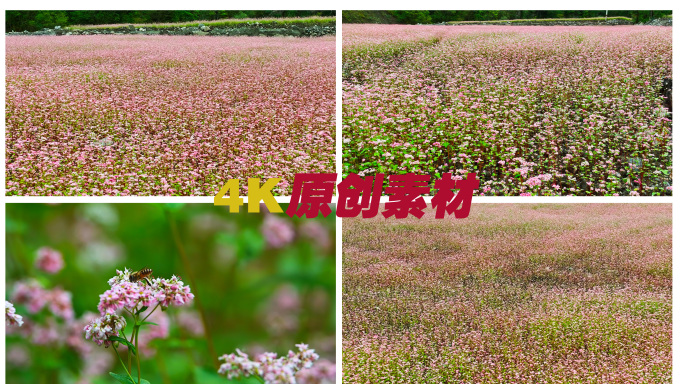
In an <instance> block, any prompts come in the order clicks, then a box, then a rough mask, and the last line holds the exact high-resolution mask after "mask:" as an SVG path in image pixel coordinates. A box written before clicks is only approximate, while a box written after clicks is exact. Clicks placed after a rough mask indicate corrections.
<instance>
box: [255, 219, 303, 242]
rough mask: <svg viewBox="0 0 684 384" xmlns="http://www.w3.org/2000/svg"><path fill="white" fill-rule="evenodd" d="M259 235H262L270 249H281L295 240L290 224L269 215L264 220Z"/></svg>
mask: <svg viewBox="0 0 684 384" xmlns="http://www.w3.org/2000/svg"><path fill="white" fill-rule="evenodd" d="M261 233H262V234H263V235H264V239H265V240H266V244H268V246H269V247H271V248H282V247H284V246H286V245H288V244H290V243H291V242H292V241H293V240H294V238H295V230H294V228H293V227H292V223H290V222H289V221H287V220H283V219H280V218H278V217H277V216H275V215H271V214H269V215H267V216H266V218H265V219H264V222H263V224H262V225H261Z"/></svg>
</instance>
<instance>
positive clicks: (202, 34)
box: [192, 31, 208, 36]
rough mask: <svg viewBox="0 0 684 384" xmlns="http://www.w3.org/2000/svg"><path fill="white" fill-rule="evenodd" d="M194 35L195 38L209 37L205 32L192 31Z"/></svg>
mask: <svg viewBox="0 0 684 384" xmlns="http://www.w3.org/2000/svg"><path fill="white" fill-rule="evenodd" d="M192 34H193V35H195V36H206V35H208V33H207V32H204V31H192Z"/></svg>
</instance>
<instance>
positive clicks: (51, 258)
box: [36, 247, 64, 274]
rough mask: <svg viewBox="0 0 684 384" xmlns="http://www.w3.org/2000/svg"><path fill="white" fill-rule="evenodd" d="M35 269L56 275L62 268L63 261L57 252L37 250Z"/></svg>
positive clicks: (47, 249) (44, 249)
mask: <svg viewBox="0 0 684 384" xmlns="http://www.w3.org/2000/svg"><path fill="white" fill-rule="evenodd" d="M36 267H37V268H38V269H42V270H43V271H45V272H47V273H53V274H54V273H57V272H59V271H60V270H62V268H64V259H63V258H62V254H61V253H59V251H57V250H54V249H52V248H48V247H43V248H40V249H39V250H38V257H37V258H36Z"/></svg>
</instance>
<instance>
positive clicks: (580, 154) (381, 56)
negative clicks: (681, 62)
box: [342, 24, 672, 196]
mask: <svg viewBox="0 0 684 384" xmlns="http://www.w3.org/2000/svg"><path fill="white" fill-rule="evenodd" d="M671 76H672V28H667V27H666V28H663V27H652V26H616V27H614V28H612V27H611V28H605V27H560V26H558V27H556V26H554V27H522V26H521V27H518V26H458V27H447V28H444V27H441V26H406V25H396V26H391V25H390V26H388V25H382V26H374V25H356V24H352V25H345V31H344V47H343V78H344V82H343V92H344V93H343V99H344V103H343V115H342V119H343V137H344V139H343V153H344V156H343V171H344V175H345V176H346V175H348V174H350V173H356V174H359V175H373V174H377V173H385V174H399V173H407V172H413V173H418V174H424V175H431V177H433V181H434V180H435V179H437V178H440V177H441V176H442V175H443V174H445V173H451V174H452V175H454V176H455V177H456V178H461V177H463V176H464V175H465V174H467V173H468V172H477V175H478V178H479V179H480V180H481V184H480V190H479V191H477V193H478V194H482V195H505V196H511V195H514V196H517V195H524V196H526V195H540V196H541V195H594V196H601V195H615V194H617V195H621V196H629V195H632V196H636V195H671V194H672V121H671V116H670V115H669V113H668V111H667V110H665V111H663V109H664V107H663V104H664V98H665V96H664V95H665V93H666V92H665V91H664V90H663V79H665V78H668V77H671ZM431 184H433V183H431Z"/></svg>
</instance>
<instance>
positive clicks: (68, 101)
mask: <svg viewBox="0 0 684 384" xmlns="http://www.w3.org/2000/svg"><path fill="white" fill-rule="evenodd" d="M6 47H7V49H6V57H7V60H6V111H7V113H6V126H7V143H6V188H7V194H8V195H38V196H51V195H138V196H140V195H199V196H208V195H209V196H213V195H215V194H216V193H218V190H219V188H220V186H221V182H220V181H221V180H228V179H232V178H235V177H236V175H244V176H245V177H246V176H249V177H259V178H262V179H267V178H271V177H278V178H282V181H281V182H280V183H279V184H278V186H277V187H276V189H275V190H274V192H275V193H277V194H281V195H283V194H289V193H291V188H292V182H293V180H294V175H295V174H296V173H321V172H332V171H333V170H334V169H335V72H336V69H335V37H334V36H325V37H317V38H307V39H291V38H283V37H237V36H234V37H222V38H220V39H216V38H205V37H199V36H115V35H106V36H70V38H68V39H62V38H54V37H49V36H10V37H7V39H6ZM243 185H244V186H243V190H242V191H241V194H246V193H245V192H246V190H245V189H244V188H246V185H247V183H246V180H243Z"/></svg>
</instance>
